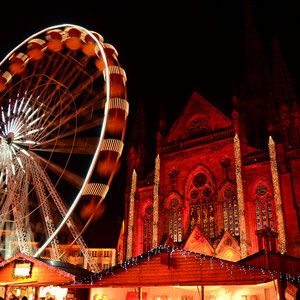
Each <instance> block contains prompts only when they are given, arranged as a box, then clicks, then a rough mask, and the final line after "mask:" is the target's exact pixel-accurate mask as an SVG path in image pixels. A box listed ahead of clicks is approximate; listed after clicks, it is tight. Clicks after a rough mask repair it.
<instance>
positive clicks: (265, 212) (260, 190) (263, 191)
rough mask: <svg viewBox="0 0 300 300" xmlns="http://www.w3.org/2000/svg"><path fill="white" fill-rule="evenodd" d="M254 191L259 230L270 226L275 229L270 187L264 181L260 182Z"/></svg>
mask: <svg viewBox="0 0 300 300" xmlns="http://www.w3.org/2000/svg"><path fill="white" fill-rule="evenodd" d="M254 191H255V196H254V201H255V217H256V228H257V229H258V230H259V229H262V228H265V227H270V228H271V229H272V230H273V231H275V223H274V217H273V207H272V196H271V195H272V194H271V191H270V189H269V187H268V186H267V185H266V184H264V183H259V184H258V185H257V186H256V188H255V189H254Z"/></svg>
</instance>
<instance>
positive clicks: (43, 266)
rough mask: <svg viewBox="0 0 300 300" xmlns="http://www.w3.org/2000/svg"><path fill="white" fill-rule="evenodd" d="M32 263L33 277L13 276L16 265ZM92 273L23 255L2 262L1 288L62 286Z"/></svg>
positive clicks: (0, 268)
mask: <svg viewBox="0 0 300 300" xmlns="http://www.w3.org/2000/svg"><path fill="white" fill-rule="evenodd" d="M28 262H29V263H31V265H32V269H31V275H30V276H29V277H28V278H16V277H15V276H14V275H13V271H14V267H15V263H28ZM90 274H92V273H91V272H89V271H87V270H85V269H81V268H78V267H76V266H73V265H71V264H69V263H64V262H58V261H50V260H43V259H37V258H33V257H31V256H28V255H26V254H23V253H18V254H16V255H15V256H13V257H11V258H9V259H7V260H5V261H2V262H0V286H3V285H15V286H16V285H30V286H46V285H62V284H70V283H72V282H74V281H75V280H79V279H82V278H85V277H86V276H88V275H90Z"/></svg>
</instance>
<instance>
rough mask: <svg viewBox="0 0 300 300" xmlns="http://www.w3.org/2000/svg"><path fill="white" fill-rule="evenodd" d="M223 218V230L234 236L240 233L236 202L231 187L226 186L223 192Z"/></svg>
mask: <svg viewBox="0 0 300 300" xmlns="http://www.w3.org/2000/svg"><path fill="white" fill-rule="evenodd" d="M223 220H224V230H225V231H226V230H228V231H229V232H230V233H231V234H232V235H234V236H239V235H240V228H239V211H238V202H237V198H236V193H235V190H234V189H232V188H227V189H226V190H225V192H224V194H223Z"/></svg>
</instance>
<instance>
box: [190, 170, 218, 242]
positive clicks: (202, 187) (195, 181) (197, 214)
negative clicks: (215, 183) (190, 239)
mask: <svg viewBox="0 0 300 300" xmlns="http://www.w3.org/2000/svg"><path fill="white" fill-rule="evenodd" d="M212 195H213V188H212V182H211V180H210V178H209V176H208V175H207V174H205V173H204V172H198V173H196V174H195V175H194V176H193V178H191V181H190V186H189V192H188V197H189V200H190V231H192V230H193V229H194V228H195V226H198V227H199V229H201V230H202V232H203V234H204V235H205V236H206V237H207V238H208V239H212V240H214V239H215V216H214V203H213V201H212V199H211V197H212Z"/></svg>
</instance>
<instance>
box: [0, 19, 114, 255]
mask: <svg viewBox="0 0 300 300" xmlns="http://www.w3.org/2000/svg"><path fill="white" fill-rule="evenodd" d="M65 27H73V28H77V29H79V30H82V31H84V32H86V33H87V34H89V35H90V37H91V38H92V39H93V40H94V42H95V43H96V45H97V46H98V49H99V51H100V53H101V55H102V58H103V61H104V65H105V70H104V72H105V75H104V76H105V83H106V87H107V88H106V101H105V107H104V117H103V122H102V126H101V130H100V134H99V142H98V144H97V147H96V150H95V153H94V154H93V159H92V161H91V163H90V166H89V168H88V172H87V174H86V176H85V178H84V182H83V183H82V186H81V188H80V190H79V192H78V193H77V195H76V197H75V199H74V200H73V202H72V204H71V205H70V206H69V208H68V211H67V213H66V215H65V216H64V218H63V220H62V221H61V223H60V224H59V225H58V226H57V228H56V229H55V231H54V232H53V234H52V235H51V236H50V237H48V239H47V240H46V241H45V242H44V244H43V245H42V246H41V247H39V250H38V251H37V252H36V253H35V254H34V255H33V257H37V256H39V255H40V254H41V253H42V252H43V251H44V250H45V248H46V247H47V246H48V245H49V244H50V242H51V241H52V240H53V239H54V238H55V237H56V236H57V234H58V233H59V232H60V230H61V229H62V227H63V226H64V225H65V224H66V222H67V221H68V219H69V218H70V216H71V214H72V213H73V211H74V210H75V208H76V206H77V204H78V203H79V201H80V198H81V197H82V194H83V192H84V188H85V186H86V185H87V184H88V182H89V180H90V178H91V175H92V173H93V170H94V169H95V166H96V163H97V158H98V155H99V153H100V151H101V146H102V144H103V140H104V135H105V130H106V124H107V116H108V109H109V103H110V76H109V75H110V72H109V66H108V62H107V57H106V53H105V51H104V49H103V46H102V44H101V43H100V42H99V41H98V40H97V39H96V37H95V36H94V35H93V34H92V32H91V31H90V30H88V29H86V28H85V27H82V26H79V25H75V24H69V23H63V24H59V25H54V26H49V27H47V28H44V29H43V30H40V31H38V32H37V33H35V34H33V35H31V36H29V37H28V38H27V39H25V40H24V41H23V42H21V43H20V44H19V45H18V46H16V47H15V48H14V49H13V50H12V51H10V52H9V53H8V54H7V55H6V56H5V57H4V59H3V60H2V61H1V62H0V66H1V65H3V63H4V62H5V61H7V59H9V58H10V57H11V56H12V55H13V53H15V52H16V51H17V50H18V49H19V48H21V47H22V46H24V45H25V44H26V43H27V42H29V41H30V40H31V39H33V38H35V37H36V36H39V35H41V34H43V33H45V32H47V31H49V30H53V29H58V28H65Z"/></svg>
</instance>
